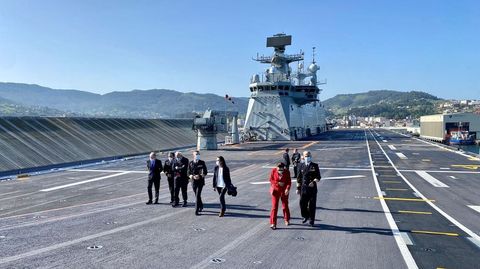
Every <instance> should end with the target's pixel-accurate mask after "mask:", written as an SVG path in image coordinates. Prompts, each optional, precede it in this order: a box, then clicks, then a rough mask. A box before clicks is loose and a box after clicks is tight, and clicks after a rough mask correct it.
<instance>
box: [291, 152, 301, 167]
mask: <svg viewBox="0 0 480 269" xmlns="http://www.w3.org/2000/svg"><path fill="white" fill-rule="evenodd" d="M301 158H302V155H300V153H298V152H297V153H293V154H292V162H293V165H298V164H299V163H300V159H301Z"/></svg>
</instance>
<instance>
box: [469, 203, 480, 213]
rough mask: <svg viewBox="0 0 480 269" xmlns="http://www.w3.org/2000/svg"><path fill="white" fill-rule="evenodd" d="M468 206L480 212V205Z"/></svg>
mask: <svg viewBox="0 0 480 269" xmlns="http://www.w3.org/2000/svg"><path fill="white" fill-rule="evenodd" d="M468 207H470V208H471V209H473V210H475V211H477V212H478V213H480V206H478V205H469V206H468Z"/></svg>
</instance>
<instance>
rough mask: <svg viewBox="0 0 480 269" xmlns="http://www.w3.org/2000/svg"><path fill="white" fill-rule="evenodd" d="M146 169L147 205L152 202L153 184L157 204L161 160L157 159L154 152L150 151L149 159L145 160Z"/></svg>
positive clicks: (161, 169)
mask: <svg viewBox="0 0 480 269" xmlns="http://www.w3.org/2000/svg"><path fill="white" fill-rule="evenodd" d="M147 169H148V187H147V191H148V201H147V203H146V204H147V205H151V204H152V185H154V186H155V204H158V193H159V190H160V179H161V177H160V173H161V172H162V171H163V167H162V161H160V160H157V156H156V154H155V152H152V153H150V159H149V160H148V161H147Z"/></svg>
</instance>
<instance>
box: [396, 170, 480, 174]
mask: <svg viewBox="0 0 480 269" xmlns="http://www.w3.org/2000/svg"><path fill="white" fill-rule="evenodd" d="M398 171H400V172H417V171H424V172H427V173H449V174H480V172H474V171H455V170H408V169H402V170H398Z"/></svg>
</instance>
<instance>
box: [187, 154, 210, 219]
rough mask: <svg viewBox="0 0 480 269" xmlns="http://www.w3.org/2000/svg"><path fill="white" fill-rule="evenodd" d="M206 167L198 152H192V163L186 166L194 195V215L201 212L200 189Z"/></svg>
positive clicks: (203, 183)
mask: <svg viewBox="0 0 480 269" xmlns="http://www.w3.org/2000/svg"><path fill="white" fill-rule="evenodd" d="M207 173H208V170H207V165H206V164H205V162H204V161H202V160H200V152H199V151H198V150H195V151H194V152H193V161H190V163H189V165H188V174H189V177H190V181H191V182H192V189H193V192H194V193H195V197H196V200H195V215H197V216H198V215H200V212H202V210H203V202H202V189H203V186H204V185H205V177H206V176H207Z"/></svg>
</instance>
